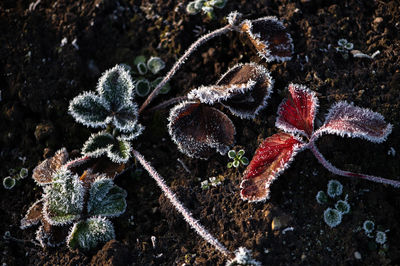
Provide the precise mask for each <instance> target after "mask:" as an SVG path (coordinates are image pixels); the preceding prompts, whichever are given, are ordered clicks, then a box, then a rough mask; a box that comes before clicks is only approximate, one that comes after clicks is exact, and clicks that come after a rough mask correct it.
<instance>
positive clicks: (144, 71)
mask: <svg viewBox="0 0 400 266" xmlns="http://www.w3.org/2000/svg"><path fill="white" fill-rule="evenodd" d="M146 60H147V58H146V57H145V56H144V55H139V56H137V57H136V58H135V60H134V62H133V64H134V65H135V67H136V70H137V71H132V72H133V73H134V74H135V76H136V77H135V78H134V80H133V84H134V86H135V92H136V94H137V95H138V96H140V97H145V96H147V95H148V94H149V93H150V91H151V90H152V89H154V88H155V87H157V85H158V83H160V82H161V80H162V78H161V77H158V78H155V79H154V77H153V76H152V75H156V74H158V73H159V72H160V71H161V70H163V69H164V68H165V62H164V61H163V60H162V59H161V58H159V57H156V56H152V57H150V58H149V59H148V60H147V61H146ZM128 69H129V70H130V67H128ZM136 74H138V76H137V75H136ZM149 79H153V81H151V82H150V81H149ZM170 89H171V87H170V86H169V84H168V83H167V84H165V85H164V86H163V87H162V88H161V90H160V93H161V94H167V93H168V92H169V90H170Z"/></svg>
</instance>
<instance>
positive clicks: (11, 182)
mask: <svg viewBox="0 0 400 266" xmlns="http://www.w3.org/2000/svg"><path fill="white" fill-rule="evenodd" d="M14 186H15V178H12V177H11V176H7V177H5V178H4V179H3V187H4V188H5V189H12V188H13V187H14Z"/></svg>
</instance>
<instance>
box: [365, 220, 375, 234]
mask: <svg viewBox="0 0 400 266" xmlns="http://www.w3.org/2000/svg"><path fill="white" fill-rule="evenodd" d="M363 229H364V232H365V234H366V235H369V234H371V233H372V231H374V229H375V223H374V222H373V221H371V220H366V221H365V222H364V224H363Z"/></svg>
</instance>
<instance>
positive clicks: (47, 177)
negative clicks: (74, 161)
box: [32, 148, 68, 185]
mask: <svg viewBox="0 0 400 266" xmlns="http://www.w3.org/2000/svg"><path fill="white" fill-rule="evenodd" d="M67 160H68V152H67V149H65V148H62V149H61V150H59V151H57V152H56V154H55V155H54V156H53V157H51V158H48V159H46V160H44V161H43V162H41V163H40V164H39V165H38V166H36V167H35V169H33V174H32V178H33V179H34V180H35V181H36V182H37V183H38V184H39V185H45V184H48V183H50V182H51V176H52V175H53V174H54V173H55V172H56V171H57V170H58V169H59V168H60V167H61V166H62V165H63V164H65V163H66V162H67Z"/></svg>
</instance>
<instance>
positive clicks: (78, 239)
mask: <svg viewBox="0 0 400 266" xmlns="http://www.w3.org/2000/svg"><path fill="white" fill-rule="evenodd" d="M114 238H115V232H114V227H113V225H112V224H111V222H110V221H109V220H107V219H105V218H100V217H94V218H90V219H87V220H86V221H80V222H77V223H75V224H74V226H73V227H72V229H71V231H70V233H69V235H68V237H67V243H68V246H69V248H70V249H77V248H79V249H81V250H84V251H88V250H90V249H93V248H95V247H97V246H98V245H99V244H100V243H105V242H107V241H109V240H111V239H114Z"/></svg>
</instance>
